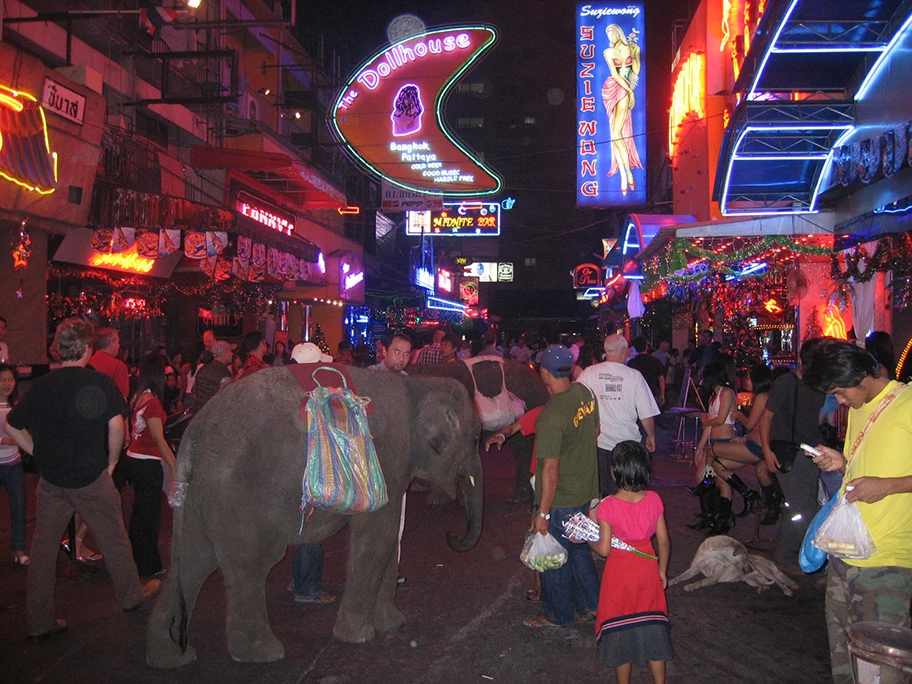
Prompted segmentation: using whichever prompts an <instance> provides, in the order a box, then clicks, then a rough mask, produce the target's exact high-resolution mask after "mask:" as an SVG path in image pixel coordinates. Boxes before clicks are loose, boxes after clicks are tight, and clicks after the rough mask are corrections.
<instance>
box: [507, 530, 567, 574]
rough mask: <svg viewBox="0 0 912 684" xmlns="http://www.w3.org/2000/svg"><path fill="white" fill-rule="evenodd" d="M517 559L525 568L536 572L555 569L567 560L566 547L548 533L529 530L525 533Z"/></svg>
mask: <svg viewBox="0 0 912 684" xmlns="http://www.w3.org/2000/svg"><path fill="white" fill-rule="evenodd" d="M519 560H521V561H522V562H523V563H524V564H525V566H526V567H527V568H531V569H532V570H537V571H538V572H544V571H545V570H557V569H558V568H559V567H560V566H562V565H563V564H564V563H566V562H567V549H565V548H564V547H563V546H561V543H560V542H559V541H557V539H555V538H554V536H553V535H552V534H550V533H549V534H539V533H538V532H529V533H527V534H526V541H525V542H524V543H523V549H522V553H520V554H519Z"/></svg>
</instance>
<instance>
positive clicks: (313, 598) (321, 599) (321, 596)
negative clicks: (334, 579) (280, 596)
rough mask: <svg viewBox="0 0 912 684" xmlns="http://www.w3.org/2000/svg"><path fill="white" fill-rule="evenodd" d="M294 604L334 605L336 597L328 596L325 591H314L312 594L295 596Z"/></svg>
mask: <svg viewBox="0 0 912 684" xmlns="http://www.w3.org/2000/svg"><path fill="white" fill-rule="evenodd" d="M294 600H295V603H322V604H327V603H335V602H336V597H335V596H334V595H333V594H329V593H327V592H325V591H315V592H314V593H312V594H307V595H306V596H305V595H304V594H295V597H294Z"/></svg>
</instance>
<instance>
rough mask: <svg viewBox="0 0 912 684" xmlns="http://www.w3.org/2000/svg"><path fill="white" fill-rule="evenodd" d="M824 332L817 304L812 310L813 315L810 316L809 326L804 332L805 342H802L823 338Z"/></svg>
mask: <svg viewBox="0 0 912 684" xmlns="http://www.w3.org/2000/svg"><path fill="white" fill-rule="evenodd" d="M822 335H823V332H822V331H821V329H820V318H819V317H818V314H817V305H816V304H815V305H814V306H813V307H812V308H811V313H810V314H809V315H808V319H807V326H806V328H805V330H804V340H802V342H804V341H807V340H810V339H812V338H814V337H821V336H822Z"/></svg>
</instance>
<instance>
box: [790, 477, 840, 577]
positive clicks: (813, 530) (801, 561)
mask: <svg viewBox="0 0 912 684" xmlns="http://www.w3.org/2000/svg"><path fill="white" fill-rule="evenodd" d="M837 501H839V495H838V494H837V495H836V496H834V497H832V498H830V500H829V501H827V502H826V503H825V504H823V508H821V509H820V510H819V511H817V515H815V516H814V519H813V520H811V524H810V525H808V528H807V532H805V533H804V541H803V542H801V551H799V552H798V565H800V566H801V569H802V570H804V571H805V572H806V573H808V574H810V573H812V572H817V571H818V570H820V568H822V567H823V564H824V563H826V560H827V555H826V554H825V553H824V552H823V551H821V550H820V549H818V548H817V547H816V546H814V537H816V536H817V530H819V529H820V526H821V525H822V524H823V521H824V520H826V519H827V517H828V516H829V515H830V511H832V510H833V506H835V505H836V502H837Z"/></svg>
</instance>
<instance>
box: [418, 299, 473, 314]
mask: <svg viewBox="0 0 912 684" xmlns="http://www.w3.org/2000/svg"><path fill="white" fill-rule="evenodd" d="M427 308H428V309H439V310H440V311H455V312H456V313H461V314H464V313H465V310H466V307H465V304H460V303H458V302H451V301H450V300H448V299H440V297H428V298H427Z"/></svg>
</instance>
